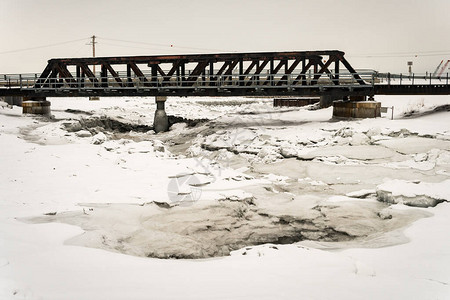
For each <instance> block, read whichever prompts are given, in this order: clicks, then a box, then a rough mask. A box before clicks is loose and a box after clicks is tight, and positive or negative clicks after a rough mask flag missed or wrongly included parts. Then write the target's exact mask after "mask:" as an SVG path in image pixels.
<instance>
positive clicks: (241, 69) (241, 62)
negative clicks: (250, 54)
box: [239, 59, 245, 86]
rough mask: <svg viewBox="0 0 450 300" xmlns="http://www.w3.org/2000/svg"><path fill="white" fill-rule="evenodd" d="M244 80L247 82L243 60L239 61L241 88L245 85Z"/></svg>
mask: <svg viewBox="0 0 450 300" xmlns="http://www.w3.org/2000/svg"><path fill="white" fill-rule="evenodd" d="M244 80H245V76H244V60H243V59H241V60H240V61H239V86H243V85H244Z"/></svg>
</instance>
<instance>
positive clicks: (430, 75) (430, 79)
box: [430, 73, 431, 85]
mask: <svg viewBox="0 0 450 300" xmlns="http://www.w3.org/2000/svg"><path fill="white" fill-rule="evenodd" d="M430 85H431V73H430Z"/></svg>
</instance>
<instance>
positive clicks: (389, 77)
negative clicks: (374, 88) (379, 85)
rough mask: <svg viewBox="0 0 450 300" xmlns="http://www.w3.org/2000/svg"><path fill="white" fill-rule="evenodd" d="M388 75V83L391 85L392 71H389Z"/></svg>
mask: <svg viewBox="0 0 450 300" xmlns="http://www.w3.org/2000/svg"><path fill="white" fill-rule="evenodd" d="M387 75H388V78H387V80H388V85H391V73H388V74H387Z"/></svg>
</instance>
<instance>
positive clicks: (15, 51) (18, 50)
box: [0, 38, 86, 54]
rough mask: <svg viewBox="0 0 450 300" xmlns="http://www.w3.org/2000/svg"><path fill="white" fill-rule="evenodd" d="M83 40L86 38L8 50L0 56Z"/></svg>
mask: <svg viewBox="0 0 450 300" xmlns="http://www.w3.org/2000/svg"><path fill="white" fill-rule="evenodd" d="M84 40H86V38H83V39H78V40H72V41H66V42H61V43H55V44H48V45H42V46H36V47H30V48H23V49H15V50H8V51H3V52H0V54H7V53H17V52H23V51H30V50H35V49H42V48H49V47H54V46H59V45H65V44H70V43H74V42H79V41H84Z"/></svg>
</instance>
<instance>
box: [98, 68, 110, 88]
mask: <svg viewBox="0 0 450 300" xmlns="http://www.w3.org/2000/svg"><path fill="white" fill-rule="evenodd" d="M100 77H101V82H102V87H108V70H107V68H106V66H105V65H104V64H102V70H101V75H100Z"/></svg>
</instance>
